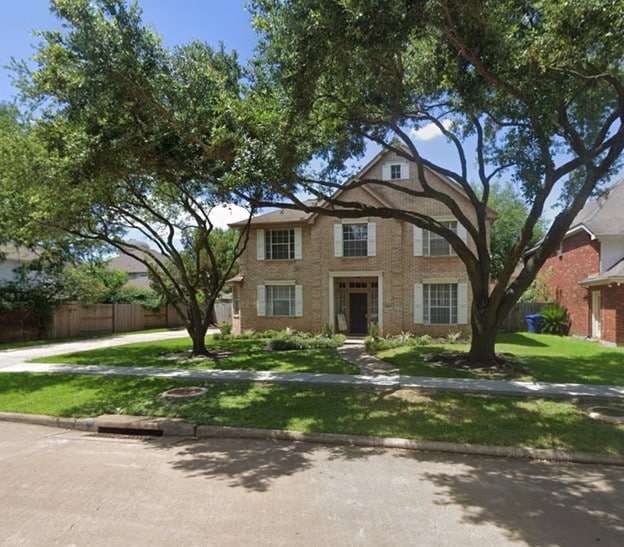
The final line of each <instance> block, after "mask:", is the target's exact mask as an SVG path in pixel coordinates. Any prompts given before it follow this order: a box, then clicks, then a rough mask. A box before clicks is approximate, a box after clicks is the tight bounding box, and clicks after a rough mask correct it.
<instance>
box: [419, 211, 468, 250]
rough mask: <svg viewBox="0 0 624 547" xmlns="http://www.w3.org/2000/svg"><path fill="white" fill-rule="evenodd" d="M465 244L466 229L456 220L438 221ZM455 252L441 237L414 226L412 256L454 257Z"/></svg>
mask: <svg viewBox="0 0 624 547" xmlns="http://www.w3.org/2000/svg"><path fill="white" fill-rule="evenodd" d="M438 222H439V223H440V224H442V226H445V227H446V228H448V229H449V230H451V231H453V232H455V233H456V234H457V235H458V236H459V237H460V239H461V240H462V241H464V242H466V229H465V228H464V227H463V226H462V225H461V224H459V222H457V221H456V220H438ZM454 255H455V250H454V249H453V247H451V244H450V243H449V242H448V241H447V240H446V239H444V238H443V237H442V236H440V235H438V234H436V233H434V232H430V231H429V230H423V229H422V228H419V227H418V226H414V256H454Z"/></svg>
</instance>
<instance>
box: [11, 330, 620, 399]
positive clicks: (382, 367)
mask: <svg viewBox="0 0 624 547" xmlns="http://www.w3.org/2000/svg"><path fill="white" fill-rule="evenodd" d="M185 335H186V333H185V332H184V331H173V332H165V333H163V332H160V333H153V334H152V333H150V334H143V335H128V336H122V337H115V338H112V339H97V340H89V341H82V342H68V343H64V344H54V345H50V346H37V347H34V348H22V349H20V350H8V351H3V352H0V372H6V373H11V372H44V373H65V374H92V375H100V376H144V377H147V376H153V377H157V378H177V379H184V380H196V381H206V382H271V383H279V384H295V385H324V386H327V385H332V386H349V385H353V386H368V387H379V388H391V389H420V390H429V391H451V392H464V393H478V394H490V395H516V396H533V397H560V398H566V397H582V398H586V399H611V400H620V401H624V386H609V385H595V384H551V383H545V382H514V381H504V380H474V379H466V378H432V377H424V376H400V375H399V374H398V370H397V369H396V368H394V367H392V366H391V365H388V364H387V363H384V362H383V361H381V360H380V359H377V358H376V357H373V356H372V355H369V354H368V353H366V350H365V348H364V345H363V343H362V342H361V341H353V340H351V341H349V343H347V344H345V346H344V347H342V348H341V349H340V350H339V353H340V355H341V357H342V358H343V359H345V360H346V361H348V362H350V363H352V364H354V365H355V366H357V367H358V368H359V369H360V371H361V374H359V375H347V374H314V373H305V372H296V373H289V372H274V371H244V370H196V369H192V370H191V369H176V368H147V367H111V366H99V365H58V364H44V363H27V362H26V361H27V360H28V359H33V358H35V357H40V356H45V355H57V354H60V353H65V352H68V351H80V350H82V349H91V348H93V347H108V346H112V345H121V344H126V343H132V342H136V341H139V340H141V341H148V340H150V339H151V340H157V339H162V338H163V337H165V336H166V337H176V336H177V337H180V336H185ZM46 351H47V353H44V352H46ZM7 356H10V359H7Z"/></svg>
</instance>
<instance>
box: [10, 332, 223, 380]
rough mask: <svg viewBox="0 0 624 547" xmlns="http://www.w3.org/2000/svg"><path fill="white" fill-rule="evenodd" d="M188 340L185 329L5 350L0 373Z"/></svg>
mask: <svg viewBox="0 0 624 547" xmlns="http://www.w3.org/2000/svg"><path fill="white" fill-rule="evenodd" d="M208 332H209V333H212V332H218V329H209V331H208ZM185 337H186V338H188V339H189V347H190V346H191V339H190V337H189V335H188V332H186V330H185V329H177V330H168V331H158V332H143V333H138V334H119V335H117V336H105V337H102V338H86V339H83V340H72V341H70V342H57V343H54V344H42V345H39V346H31V347H24V348H15V349H7V350H2V351H0V371H1V370H2V369H3V368H8V367H11V366H14V365H18V364H21V363H26V362H27V361H29V360H31V359H37V358H39V357H50V356H52V355H62V354H63V353H72V352H74V351H87V350H91V349H98V348H110V347H114V346H122V345H124V344H134V343H138V342H154V341H158V340H169V339H171V338H185Z"/></svg>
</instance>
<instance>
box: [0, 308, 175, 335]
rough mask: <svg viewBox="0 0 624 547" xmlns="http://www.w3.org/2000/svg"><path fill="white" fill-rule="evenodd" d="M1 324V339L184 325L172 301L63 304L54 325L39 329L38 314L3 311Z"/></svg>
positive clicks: (113, 331)
mask: <svg viewBox="0 0 624 547" xmlns="http://www.w3.org/2000/svg"><path fill="white" fill-rule="evenodd" d="M26 311H28V310H26ZM0 324H1V328H0V342H19V341H25V340H40V339H61V338H72V337H75V336H91V335H97V334H114V333H118V332H131V331H136V330H143V329H156V328H176V327H181V326H183V325H184V323H183V321H182V319H181V318H180V316H179V315H178V312H176V310H175V308H174V307H173V306H172V305H171V304H169V305H168V306H162V307H161V308H159V309H158V310H146V309H144V308H142V307H141V306H139V305H137V304H94V305H90V306H86V305H82V304H63V305H62V306H60V307H58V308H57V309H56V310H55V311H54V316H53V319H52V324H51V326H50V327H49V328H47V329H41V328H38V327H37V326H36V321H35V314H34V313H32V312H31V313H25V312H24V311H22V312H21V313H17V312H11V313H8V314H4V316H3V317H2V321H0Z"/></svg>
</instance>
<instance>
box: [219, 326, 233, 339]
mask: <svg viewBox="0 0 624 547" xmlns="http://www.w3.org/2000/svg"><path fill="white" fill-rule="evenodd" d="M219 331H220V332H221V336H229V335H230V334H232V323H223V325H221V326H220V327H219Z"/></svg>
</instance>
